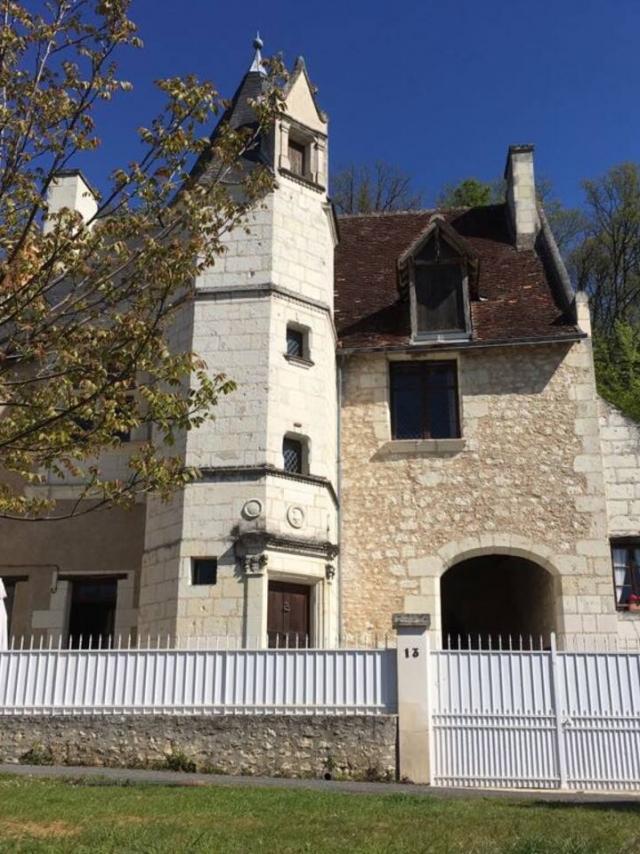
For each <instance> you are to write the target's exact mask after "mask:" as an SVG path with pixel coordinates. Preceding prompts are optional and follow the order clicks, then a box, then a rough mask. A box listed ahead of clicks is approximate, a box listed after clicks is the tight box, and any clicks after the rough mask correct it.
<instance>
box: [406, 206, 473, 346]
mask: <svg viewBox="0 0 640 854" xmlns="http://www.w3.org/2000/svg"><path fill="white" fill-rule="evenodd" d="M476 267H477V265H476V263H475V259H474V257H473V256H472V254H471V250H470V249H469V247H468V246H467V245H466V243H465V241H464V240H463V239H462V238H461V237H460V235H458V234H457V233H456V232H455V231H454V230H453V228H452V227H451V226H450V225H448V224H447V223H446V222H445V221H444V220H443V219H442V218H441V217H438V218H436V219H435V220H433V221H432V222H431V224H430V225H429V227H428V228H427V229H426V230H425V231H424V232H423V233H422V234H421V235H420V236H419V238H418V239H417V240H416V241H415V242H414V244H413V245H412V246H410V247H409V249H407V251H406V252H404V253H403V255H401V256H400V258H399V260H398V273H399V285H400V289H401V291H404V292H405V293H406V292H407V291H408V295H409V301H410V306H411V326H412V331H413V337H414V338H418V339H422V340H424V339H429V338H434V339H441V338H444V339H453V340H457V339H460V338H468V337H469V334H470V331H471V321H470V310H469V278H470V274H471V273H472V272H475V270H476Z"/></svg>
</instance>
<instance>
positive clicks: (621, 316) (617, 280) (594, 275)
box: [570, 163, 640, 338]
mask: <svg viewBox="0 0 640 854" xmlns="http://www.w3.org/2000/svg"><path fill="white" fill-rule="evenodd" d="M583 187H584V191H585V196H586V205H585V217H586V227H585V236H584V239H583V240H582V241H581V242H580V244H579V245H578V246H577V247H576V249H575V250H574V252H573V253H572V255H571V257H570V266H571V271H572V275H573V278H574V280H575V282H576V285H577V287H578V288H579V289H580V290H584V291H586V292H587V293H588V294H589V298H590V303H591V312H592V318H593V325H594V330H595V332H596V334H598V335H602V336H604V337H605V338H608V337H610V336H612V335H614V332H615V328H616V324H617V323H619V322H622V323H629V324H631V325H632V326H633V327H635V328H638V326H640V166H639V165H638V164H637V163H622V164H620V165H618V166H614V167H613V168H612V169H610V170H609V171H608V172H607V173H606V174H605V175H603V176H602V177H601V178H597V179H595V180H590V181H584V183H583Z"/></svg>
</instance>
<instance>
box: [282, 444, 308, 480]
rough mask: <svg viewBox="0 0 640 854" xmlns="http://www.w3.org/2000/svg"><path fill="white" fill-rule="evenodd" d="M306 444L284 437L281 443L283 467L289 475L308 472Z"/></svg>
mask: <svg viewBox="0 0 640 854" xmlns="http://www.w3.org/2000/svg"><path fill="white" fill-rule="evenodd" d="M307 456H308V454H307V446H306V442H304V441H303V440H302V439H300V438H298V437H294V436H285V437H284V439H283V441H282V458H283V466H284V470H285V471H286V472H290V473H291V474H306V473H307V471H308V459H307Z"/></svg>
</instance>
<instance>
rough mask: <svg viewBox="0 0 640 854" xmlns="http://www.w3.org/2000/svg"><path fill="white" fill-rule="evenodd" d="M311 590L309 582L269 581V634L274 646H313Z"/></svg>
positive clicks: (270, 643)
mask: <svg viewBox="0 0 640 854" xmlns="http://www.w3.org/2000/svg"><path fill="white" fill-rule="evenodd" d="M310 591H311V588H310V587H307V585H306V584H289V583H288V582H286V581H270V582H269V603H268V609H267V634H268V637H269V646H270V647H293V648H295V647H306V646H310V643H311V642H310V637H309V634H310V626H309V612H310V608H309V605H310V599H311V597H310Z"/></svg>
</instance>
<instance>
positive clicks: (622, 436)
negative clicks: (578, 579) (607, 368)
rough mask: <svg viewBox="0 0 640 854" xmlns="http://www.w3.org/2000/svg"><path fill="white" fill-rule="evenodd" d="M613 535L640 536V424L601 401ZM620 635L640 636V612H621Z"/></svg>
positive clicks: (610, 521) (606, 477) (601, 420)
mask: <svg viewBox="0 0 640 854" xmlns="http://www.w3.org/2000/svg"><path fill="white" fill-rule="evenodd" d="M598 408H599V411H600V437H601V444H602V460H603V465H604V479H605V491H606V496H607V516H608V524H609V536H610V537H634V536H640V425H638V424H637V423H636V422H635V421H632V420H631V419H630V418H626V417H625V416H624V415H623V414H622V412H620V411H619V410H618V409H616V408H615V407H614V406H611V405H610V404H609V403H607V402H606V401H604V400H600V401H599V407H598ZM618 634H619V635H620V636H621V637H622V638H626V639H630V640H634V641H635V640H637V639H638V638H640V614H633V613H627V612H619V613H618Z"/></svg>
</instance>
